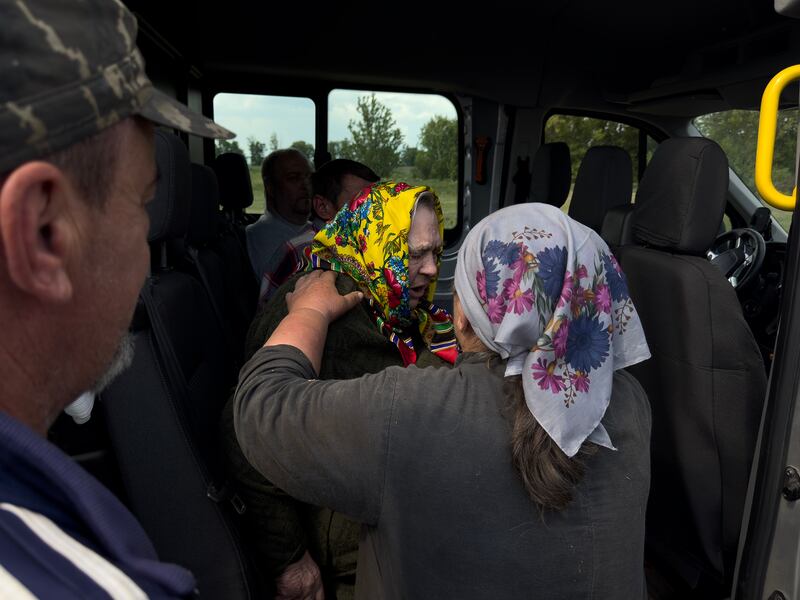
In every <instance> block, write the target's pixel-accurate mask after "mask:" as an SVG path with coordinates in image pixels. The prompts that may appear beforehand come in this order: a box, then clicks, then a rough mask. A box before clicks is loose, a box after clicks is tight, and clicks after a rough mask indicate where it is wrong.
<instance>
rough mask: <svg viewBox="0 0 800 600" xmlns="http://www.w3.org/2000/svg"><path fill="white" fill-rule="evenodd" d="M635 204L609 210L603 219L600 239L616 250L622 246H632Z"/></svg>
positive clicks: (622, 205)
mask: <svg viewBox="0 0 800 600" xmlns="http://www.w3.org/2000/svg"><path fill="white" fill-rule="evenodd" d="M635 208H636V205H635V204H621V205H619V206H615V207H614V208H611V209H609V211H608V212H607V213H606V216H605V217H603V226H602V228H601V229H600V237H602V238H603V239H604V240H605V241H606V243H607V244H608V245H609V246H611V249H612V250H614V249H616V248H619V247H620V246H625V245H626V244H631V243H633V241H634V236H633V211H634V209H635Z"/></svg>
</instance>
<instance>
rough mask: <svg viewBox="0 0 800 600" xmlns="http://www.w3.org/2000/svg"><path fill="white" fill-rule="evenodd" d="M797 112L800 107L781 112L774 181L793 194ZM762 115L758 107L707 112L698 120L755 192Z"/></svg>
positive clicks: (776, 137)
mask: <svg viewBox="0 0 800 600" xmlns="http://www.w3.org/2000/svg"><path fill="white" fill-rule="evenodd" d="M797 116H798V110H797V109H796V108H795V109H786V110H781V111H780V112H779V113H778V128H777V133H776V136H775V156H774V158H773V161H772V164H773V167H772V181H773V183H774V184H775V187H776V188H777V189H778V190H779V191H781V192H783V193H784V194H790V193H791V191H792V187H793V186H794V176H795V173H794V171H795V148H796V146H797ZM758 118H759V115H758V112H756V111H754V110H727V111H725V112H718V113H712V114H709V115H703V116H701V117H697V119H695V121H694V123H695V125H696V126H697V128H698V129H699V130H700V133H702V134H703V135H704V136H706V137H707V138H711V139H712V140H714V141H715V142H717V143H718V144H719V145H720V146H721V147H722V149H723V150H724V151H725V154H726V155H727V156H728V163H729V164H730V166H731V168H732V169H733V170H734V171H735V172H736V174H737V175H738V176H739V177H740V178H741V179H742V181H744V183H745V184H746V185H747V186H748V187H749V188H750V189H751V190H753V191H754V192H755V191H756V182H755V164H756V143H757V140H758Z"/></svg>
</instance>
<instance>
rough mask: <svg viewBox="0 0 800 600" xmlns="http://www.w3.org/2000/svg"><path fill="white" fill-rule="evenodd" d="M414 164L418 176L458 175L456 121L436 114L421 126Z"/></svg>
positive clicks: (442, 177) (441, 176)
mask: <svg viewBox="0 0 800 600" xmlns="http://www.w3.org/2000/svg"><path fill="white" fill-rule="evenodd" d="M419 146H420V148H419V151H418V152H417V156H416V157H415V161H414V166H415V167H416V170H417V172H418V174H419V176H420V177H423V178H433V179H450V180H453V181H455V179H456V178H457V177H458V121H456V119H448V118H447V117H442V116H436V117H433V118H432V119H431V120H430V121H428V122H427V123H425V125H423V126H422V129H421V130H420V133H419Z"/></svg>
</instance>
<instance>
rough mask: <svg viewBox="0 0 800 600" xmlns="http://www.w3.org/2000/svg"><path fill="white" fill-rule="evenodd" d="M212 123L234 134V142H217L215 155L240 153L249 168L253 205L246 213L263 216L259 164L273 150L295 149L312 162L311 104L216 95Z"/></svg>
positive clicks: (301, 100)
mask: <svg viewBox="0 0 800 600" xmlns="http://www.w3.org/2000/svg"><path fill="white" fill-rule="evenodd" d="M214 120H215V121H216V122H217V123H219V124H220V125H222V126H223V127H227V128H228V129H230V130H231V131H235V132H236V134H237V135H236V138H235V139H233V140H217V142H216V152H217V154H219V153H221V152H239V153H240V154H244V156H245V157H246V158H247V162H248V164H249V165H250V179H251V181H252V182H253V205H252V206H251V207H250V208H248V209H247V210H248V212H252V213H263V212H264V183H263V181H262V180H261V163H262V161H263V160H264V157H265V156H267V154H269V153H270V152H272V151H273V150H278V149H282V148H297V149H298V150H300V151H301V152H302V153H303V154H305V155H306V156H307V157H308V159H309V160H311V161H312V163H313V160H314V139H315V137H314V136H315V127H314V122H315V121H314V102H313V101H312V100H311V99H310V98H297V97H293V96H260V95H253V94H217V95H216V96H214Z"/></svg>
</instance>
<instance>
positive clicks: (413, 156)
mask: <svg viewBox="0 0 800 600" xmlns="http://www.w3.org/2000/svg"><path fill="white" fill-rule="evenodd" d="M417 153H418V150H417V148H415V147H413V146H406V147H405V148H403V153H402V154H401V155H400V164H401V165H403V166H404V167H413V166H414V163H415V162H416V160H417Z"/></svg>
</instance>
